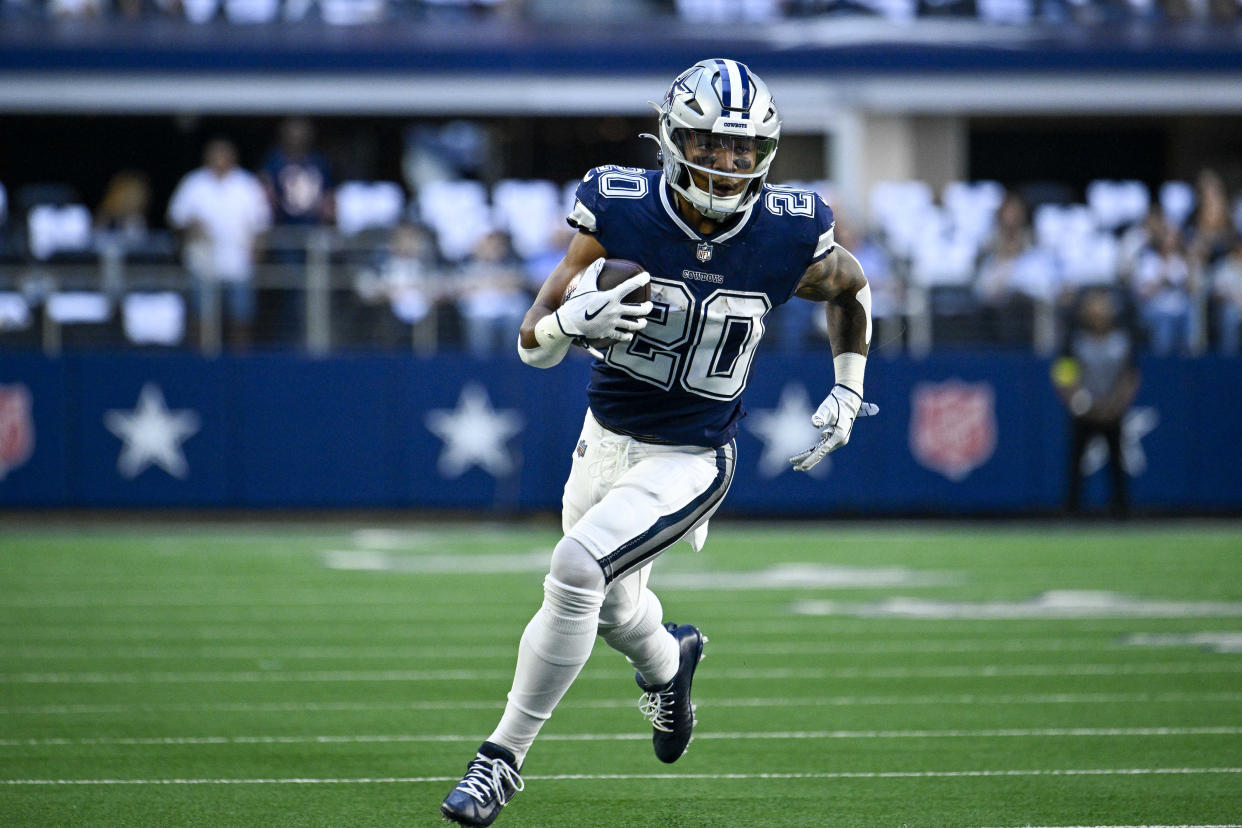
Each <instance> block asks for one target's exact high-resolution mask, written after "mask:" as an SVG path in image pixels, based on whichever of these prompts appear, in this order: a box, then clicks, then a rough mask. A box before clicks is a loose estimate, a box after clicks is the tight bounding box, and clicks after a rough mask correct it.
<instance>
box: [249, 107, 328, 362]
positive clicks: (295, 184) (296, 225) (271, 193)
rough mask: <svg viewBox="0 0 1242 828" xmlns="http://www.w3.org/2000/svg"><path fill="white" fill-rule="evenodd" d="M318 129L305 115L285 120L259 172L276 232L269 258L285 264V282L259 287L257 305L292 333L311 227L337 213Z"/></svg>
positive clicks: (300, 310)
mask: <svg viewBox="0 0 1242 828" xmlns="http://www.w3.org/2000/svg"><path fill="white" fill-rule="evenodd" d="M314 143H315V131H314V127H313V126H312V125H311V122H310V121H308V120H307V119H305V118H288V119H286V120H284V121H282V122H281V124H280V127H279V131H278V138H277V144H276V146H275V147H274V148H273V149H272V150H271V151H270V152H269V153H268V155H267V158H266V159H264V161H263V167H262V169H261V170H260V171H259V180H260V181H261V182H262V184H263V189H264V191H265V192H266V193H267V199H268V204H269V206H270V207H271V210H272V217H273V221H274V224H275V228H276V232H275V233H274V234H273V236H272V238H271V239H270V241H269V245H268V251H267V255H268V258H269V259H270V260H271V261H272V262H274V263H276V264H280V265H286V266H287V268H286V269H285V272H284V274H283V276H284V278H283V279H282V282H283V284H281V285H279V286H278V288H276V289H272V290H263V291H260V292H259V294H258V295H259V302H258V307H259V310H260V312H261V313H262V314H263V315H264V316H266V314H267V313H268V312H269V311H270V312H271V313H272V315H273V316H274V317H275V318H274V319H273V320H272V328H273V329H275V330H277V331H279V332H281V333H284V334H286V336H285V337H284V338H292V332H294V331H298V330H301V329H302V325H303V317H304V301H303V299H304V297H305V292H304V291H303V290H302V289H301V288H303V287H304V282H305V279H304V276H305V272H304V270H303V269H302V266H303V265H305V263H306V246H307V238H306V235H307V232H306V231H307V230H309V229H310V228H312V227H319V226H326V225H330V224H331V223H332V222H333V220H334V218H335V215H334V214H335V209H336V202H335V199H334V194H333V186H334V182H333V180H332V173H331V169H330V167H329V166H328V161H327V159H326V158H325V157H324V156H323V155H322V154H321V153H319V152H317V151H316V150H315V148H314Z"/></svg>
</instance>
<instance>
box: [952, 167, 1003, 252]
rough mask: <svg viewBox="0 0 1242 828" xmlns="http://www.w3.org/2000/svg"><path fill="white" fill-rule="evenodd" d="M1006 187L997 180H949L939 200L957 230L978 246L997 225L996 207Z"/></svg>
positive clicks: (999, 203)
mask: <svg viewBox="0 0 1242 828" xmlns="http://www.w3.org/2000/svg"><path fill="white" fill-rule="evenodd" d="M1004 198H1005V188H1004V187H1003V186H1001V185H1000V184H999V183H998V182H996V181H969V182H968V181H950V182H949V183H948V184H946V185H945V187H944V192H943V193H942V195H941V201H942V203H943V204H944V207H945V209H946V210H947V211H948V213H949V216H950V217H951V219H952V221H953V225H954V227H955V228H956V230H957V232H958V233H959V234H961V235H962V236H964V237H966V238H969V239H973V240H974V241H975V244H976V245H980V244H982V243H983V241H984V240H985V239H986V238H987V237H988V236H989V235H991V233H992V230H993V228H994V227H995V225H996V210H997V208H999V207H1000V205H1001V202H1002V201H1003V200H1004Z"/></svg>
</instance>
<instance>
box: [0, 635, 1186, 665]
mask: <svg viewBox="0 0 1242 828" xmlns="http://www.w3.org/2000/svg"><path fill="white" fill-rule="evenodd" d="M1130 643H1131V642H1130V641H1128V640H1120V641H1119V640H1107V641H1100V640H1076V639H1045V640H1038V641H993V640H988V639H955V640H949V641H890V642H868V643H858V644H849V643H820V642H817V643H810V644H805V645H802V644H772V645H766V644H733V645H730V646H729V648H728V650H729V653H730V654H735V655H773V656H782V655H805V654H809V653H841V654H844V655H858V654H875V655H880V654H885V653H898V654H899V653H991V652H997V653H1022V652H1090V651H1120V650H1123V649H1125V645H1127V644H1130ZM1187 646H1192V645H1189V644H1188V645H1187ZM513 653H514V647H512V646H503V647H502V646H498V645H490V644H486V645H477V644H467V645H454V646H452V647H448V648H446V647H444V646H443V645H436V646H434V647H432V646H428V647H409V646H400V645H397V646H391V647H385V646H365V645H364V646H361V647H350V646H345V645H341V646H323V645H309V646H297V645H294V646H289V647H286V648H282V647H281V645H279V644H277V645H273V646H271V647H260V646H224V647H220V646H207V647H196V646H194V644H193V643H191V644H188V645H186V646H185V647H176V648H172V647H159V646H154V647H114V648H107V649H104V650H101V649H100V648H98V647H76V646H63V647H57V646H51V647H49V646H39V645H31V644H29V643H23V644H21V645H17V646H10V647H6V646H4V645H0V656H3V657H6V658H45V659H56V658H64V659H71V658H88V659H101V658H135V659H160V658H168V659H179V658H181V659H204V658H218V659H228V658H345V659H359V658H424V659H446V660H447V659H453V660H459V659H466V658H494V657H504V656H511V655H513Z"/></svg>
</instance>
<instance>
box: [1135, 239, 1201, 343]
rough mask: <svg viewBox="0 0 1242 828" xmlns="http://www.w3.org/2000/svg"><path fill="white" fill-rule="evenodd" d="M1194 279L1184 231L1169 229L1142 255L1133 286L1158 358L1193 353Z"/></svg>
mask: <svg viewBox="0 0 1242 828" xmlns="http://www.w3.org/2000/svg"><path fill="white" fill-rule="evenodd" d="M1190 278H1191V273H1190V264H1189V262H1188V261H1187V259H1186V255H1185V251H1184V249H1183V245H1182V234H1181V231H1180V230H1178V228H1176V227H1172V226H1169V225H1165V226H1164V228H1163V229H1162V230H1161V232H1160V235H1159V236H1158V237H1157V238H1156V239H1155V243H1154V246H1152V247H1149V248H1147V249H1146V250H1144V251H1143V252H1142V253H1141V254H1139V258H1138V262H1137V263H1136V265H1135V271H1134V284H1133V289H1134V294H1135V301H1136V302H1137V303H1138V310H1139V315H1140V317H1141V318H1142V320H1143V324H1144V326H1145V327H1146V330H1147V339H1148V343H1149V345H1150V346H1151V350H1152V353H1154V354H1156V355H1157V356H1167V355H1169V354H1174V353H1180V352H1184V351H1188V350H1189V349H1190V343H1191V342H1192V334H1193V331H1192V316H1193V315H1192V312H1191V311H1192V304H1191V295H1190V288H1191V284H1190Z"/></svg>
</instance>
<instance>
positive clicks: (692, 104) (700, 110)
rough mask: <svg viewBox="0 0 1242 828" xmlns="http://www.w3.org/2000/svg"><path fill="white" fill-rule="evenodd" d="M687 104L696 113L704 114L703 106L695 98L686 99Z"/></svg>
mask: <svg viewBox="0 0 1242 828" xmlns="http://www.w3.org/2000/svg"><path fill="white" fill-rule="evenodd" d="M686 106H687V107H689V108H690V109H693V110H694V114H696V115H702V114H703V107H701V106H699V102H698V101H696V100H695V99H694V98H691V99H690V100H688V101H686Z"/></svg>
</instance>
